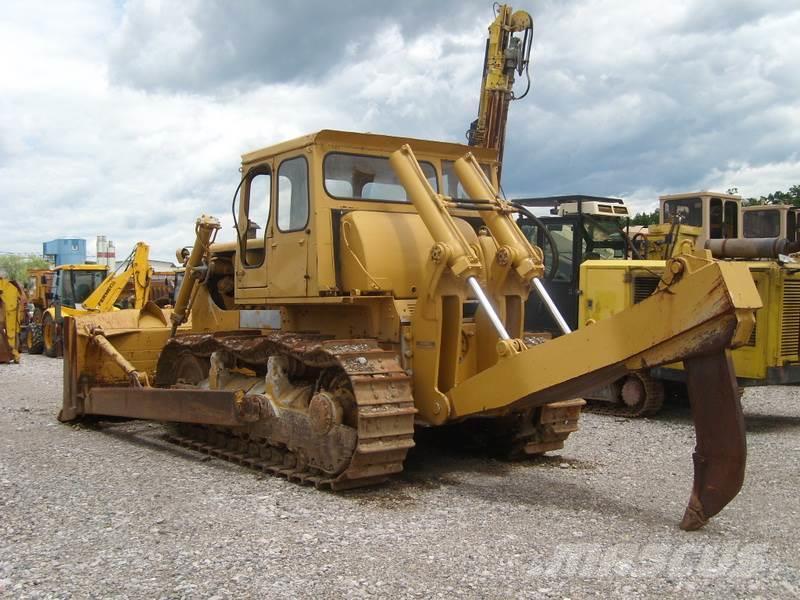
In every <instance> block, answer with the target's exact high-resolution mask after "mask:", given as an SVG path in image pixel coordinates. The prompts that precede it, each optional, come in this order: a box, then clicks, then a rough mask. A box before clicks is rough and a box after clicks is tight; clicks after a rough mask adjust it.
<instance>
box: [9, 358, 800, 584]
mask: <svg viewBox="0 0 800 600" xmlns="http://www.w3.org/2000/svg"><path fill="white" fill-rule="evenodd" d="M61 366H62V363H61V360H53V359H48V358H44V357H41V356H27V355H25V356H23V364H21V365H0V596H4V597H13V598H17V597H75V598H82V597H129V598H142V597H164V598H181V597H192V598H194V597H218V598H227V597H309V596H311V597H319V598H321V597H331V596H333V597H337V596H347V597H370V596H375V597H425V598H427V597H444V598H447V597H454V596H455V597H459V596H463V597H489V598H509V597H552V598H585V597H592V598H594V597H601V598H603V597H608V596H610V595H612V594H617V595H621V596H625V597H649V596H654V597H663V596H668V597H669V596H672V597H686V596H687V595H696V594H702V595H708V596H712V597H725V598H732V597H733V598H735V597H742V598H744V597H748V598H751V597H754V596H764V597H790V596H798V595H800V555H799V554H798V532H797V526H798V523H800V494H798V487H799V486H798V482H799V481H800V470H799V469H798V462H799V461H798V457H800V390H798V389H797V388H791V387H784V388H779V387H769V388H760V389H749V390H747V391H746V392H745V396H744V400H743V402H744V405H745V413H746V419H747V430H748V442H749V462H748V473H747V479H746V482H745V486H744V489H743V491H742V493H741V494H740V496H739V497H738V498H736V499H735V500H734V501H733V502H732V503H731V504H730V505H729V506H728V507H727V508H726V509H725V510H724V511H723V512H722V513H721V514H720V515H719V516H718V517H716V518H715V519H713V520H712V522H711V523H710V524H709V525H708V526H707V527H706V528H705V529H704V530H702V531H700V532H695V533H685V532H682V531H680V530H679V529H678V527H677V524H678V522H679V520H680V518H681V516H682V514H683V508H684V506H685V503H686V500H687V499H688V496H689V490H690V487H691V482H692V464H691V450H692V446H693V439H694V431H693V428H692V424H691V420H690V416H689V411H688V407H686V406H676V405H671V406H668V407H667V409H666V410H665V411H664V412H663V413H662V414H661V415H660V416H658V417H657V418H656V419H650V420H638V421H634V420H625V419H619V418H614V417H609V416H601V415H592V414H587V415H585V416H584V418H583V421H582V429H581V431H579V432H578V433H576V434H573V436H572V437H571V438H570V439H569V441H568V443H567V446H566V448H565V449H564V450H562V451H561V452H560V453H559V455H557V456H549V457H547V458H542V459H537V460H532V461H528V462H524V463H504V462H499V461H496V460H493V459H491V458H488V457H487V456H485V455H481V454H479V453H476V452H475V451H472V452H470V451H467V450H458V449H453V448H448V447H447V446H446V445H445V444H444V443H443V442H442V440H441V437H442V436H441V435H436V432H425V435H422V436H420V438H421V439H420V441H419V443H418V447H417V448H416V449H415V451H414V452H413V454H412V455H411V456H410V458H409V461H408V463H407V469H406V472H405V473H403V474H402V475H401V476H399V477H397V478H395V479H394V480H393V481H392V482H390V483H389V484H386V485H383V486H382V487H379V488H375V489H370V490H366V491H363V490H362V491H355V492H347V493H343V494H332V493H329V492H320V491H316V490H314V489H313V488H305V487H301V486H298V485H297V484H292V483H289V482H287V481H285V480H282V479H277V478H272V477H269V476H265V475H261V474H259V473H256V472H254V471H250V470H247V469H245V468H243V467H239V466H236V465H233V464H231V463H227V462H224V461H222V460H217V459H209V458H208V457H205V456H202V455H200V454H197V453H194V452H192V451H189V450H186V449H183V448H180V447H177V446H174V445H172V444H170V443H168V442H166V441H165V440H164V429H163V427H161V426H159V425H154V424H148V423H116V424H105V425H102V426H97V427H91V428H88V427H71V426H67V425H62V424H59V423H58V422H57V421H56V418H55V417H56V413H57V411H58V408H59V405H60V402H61Z"/></svg>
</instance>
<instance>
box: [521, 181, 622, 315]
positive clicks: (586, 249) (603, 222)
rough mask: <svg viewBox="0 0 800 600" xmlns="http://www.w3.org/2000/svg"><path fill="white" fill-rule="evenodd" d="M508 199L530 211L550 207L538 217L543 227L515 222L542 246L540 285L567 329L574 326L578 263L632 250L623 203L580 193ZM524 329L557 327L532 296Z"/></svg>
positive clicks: (523, 219)
mask: <svg viewBox="0 0 800 600" xmlns="http://www.w3.org/2000/svg"><path fill="white" fill-rule="evenodd" d="M513 202H514V204H517V205H520V206H524V207H526V208H529V209H536V208H540V209H541V208H549V209H550V215H552V216H540V217H539V220H540V221H541V223H542V224H543V225H544V227H545V228H546V229H547V231H545V230H544V229H542V227H540V226H539V225H538V224H537V223H536V222H535V221H534V220H533V219H531V218H530V217H527V216H523V217H521V218H520V220H519V221H518V224H519V226H520V228H521V229H522V231H523V232H524V233H525V235H526V236H527V237H528V239H529V240H530V241H531V243H533V244H536V245H537V246H539V247H540V248H541V249H542V252H543V253H544V264H545V281H544V282H543V283H544V286H545V288H546V289H547V291H548V292H549V294H550V296H551V298H552V299H553V301H554V302H555V304H556V306H557V307H558V308H559V310H560V311H561V314H562V315H563V316H564V319H565V320H566V321H567V324H568V325H569V326H570V328H572V329H577V326H578V290H579V288H580V285H579V273H580V266H581V263H583V261H585V260H598V259H624V258H627V256H628V254H629V252H630V248H631V245H630V239H629V237H628V234H627V231H626V228H627V226H628V217H629V212H628V207H627V206H625V203H624V202H623V201H622V200H621V199H619V198H603V197H597V196H584V195H573V196H549V197H542V198H521V199H518V200H513ZM551 240H552V241H551ZM553 246H555V250H556V253H555V254H557V257H556V256H554V252H553ZM525 328H526V330H528V331H543V330H552V331H557V329H556V326H555V323H554V322H553V319H552V317H551V316H550V313H549V311H548V310H547V307H546V306H545V305H544V304H543V303H542V301H541V299H540V298H539V297H538V295H536V294H531V296H530V297H529V299H528V305H527V307H526V310H525Z"/></svg>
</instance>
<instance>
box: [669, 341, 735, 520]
mask: <svg viewBox="0 0 800 600" xmlns="http://www.w3.org/2000/svg"><path fill="white" fill-rule="evenodd" d="M683 363H684V365H685V367H686V376H687V382H686V383H687V388H688V391H689V401H690V402H691V406H692V419H693V420H694V428H695V436H696V439H697V444H696V446H695V451H694V455H693V458H694V484H693V486H692V494H691V496H690V498H689V504H688V506H687V507H686V512H685V514H684V515H683V520H682V521H681V529H683V530H685V531H694V530H696V529H700V528H701V527H703V525H705V524H706V523H708V520H709V519H710V518H711V517H713V516H714V515H716V514H717V513H718V512H719V511H721V510H722V509H723V508H724V507H725V505H727V504H728V502H730V501H731V500H733V499H734V498H735V497H736V495H737V494H738V493H739V490H740V489H742V483H743V482H744V468H745V462H746V459H747V442H746V440H745V434H744V416H743V415H742V405H741V402H740V400H739V398H740V396H739V388H738V386H737V384H736V375H735V372H734V370H733V362H732V361H731V357H730V352H729V351H724V352H723V351H719V352H716V353H713V354H707V355H704V356H696V357H694V358H691V359H686V360H684V361H683Z"/></svg>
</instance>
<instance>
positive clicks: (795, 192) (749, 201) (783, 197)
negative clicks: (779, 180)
mask: <svg viewBox="0 0 800 600" xmlns="http://www.w3.org/2000/svg"><path fill="white" fill-rule="evenodd" d="M743 204H744V205H745V206H752V205H753V204H791V205H792V206H800V185H793V186H792V187H790V188H789V191H788V192H782V191H780V190H778V191H775V192H772V193H771V194H767V195H766V196H760V197H758V198H746V199H745V200H744V202H743Z"/></svg>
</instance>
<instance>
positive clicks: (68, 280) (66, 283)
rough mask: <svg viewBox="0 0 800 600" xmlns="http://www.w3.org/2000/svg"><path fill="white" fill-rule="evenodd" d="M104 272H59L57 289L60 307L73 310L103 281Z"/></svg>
mask: <svg viewBox="0 0 800 600" xmlns="http://www.w3.org/2000/svg"><path fill="white" fill-rule="evenodd" d="M105 276H106V274H105V271H59V272H58V281H59V284H58V289H59V299H60V300H61V304H62V306H69V307H71V308H75V307H76V306H77V305H78V304H81V303H83V302H84V301H85V300H86V298H88V297H89V295H90V294H91V293H92V292H93V291H94V290H95V289H96V288H97V286H98V285H100V282H101V281H103V279H105Z"/></svg>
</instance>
